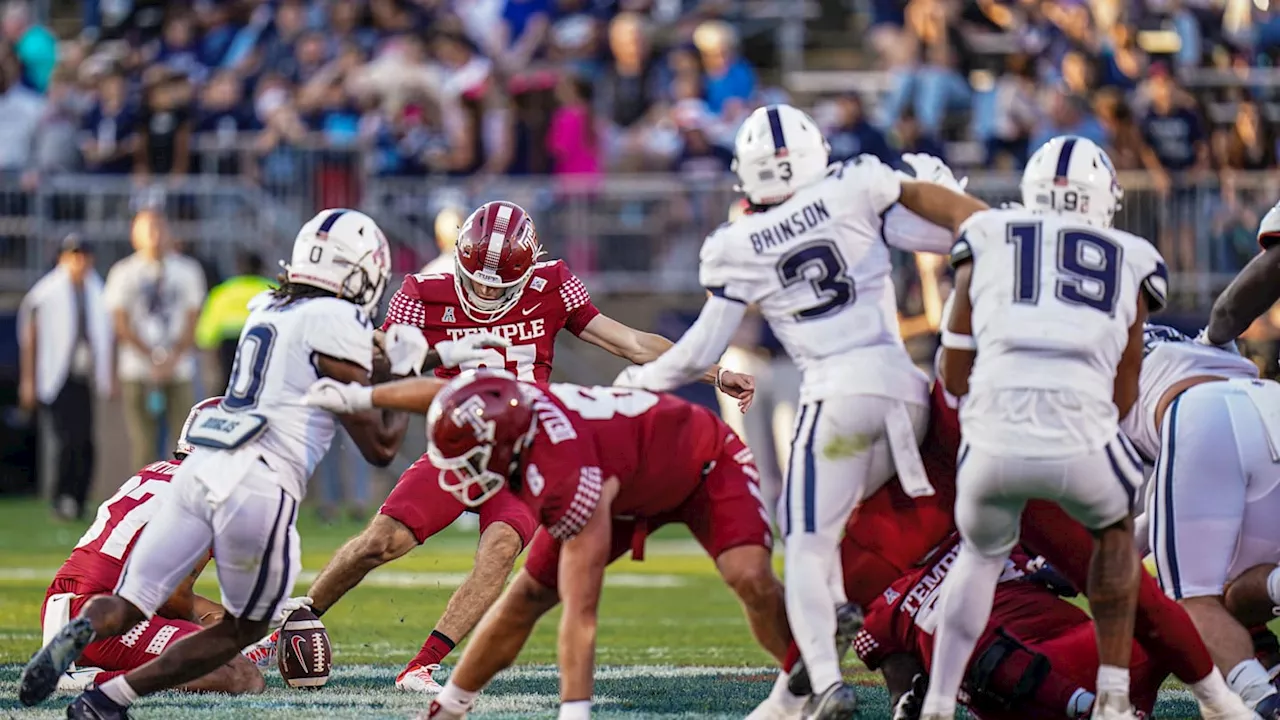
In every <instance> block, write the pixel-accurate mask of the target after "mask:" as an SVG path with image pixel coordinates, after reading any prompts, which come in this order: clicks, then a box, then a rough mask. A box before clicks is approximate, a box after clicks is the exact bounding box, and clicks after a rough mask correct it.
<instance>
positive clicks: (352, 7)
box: [327, 2, 378, 56]
mask: <svg viewBox="0 0 1280 720" xmlns="http://www.w3.org/2000/svg"><path fill="white" fill-rule="evenodd" d="M328 6H329V7H328V9H329V16H328V28H327V30H328V35H329V38H330V46H331V48H330V49H331V52H336V50H337V48H338V47H339V46H341V45H344V44H347V43H352V44H354V45H356V46H357V47H359V48H360V50H361V52H363V53H364V54H365V55H366V56H368V55H372V54H373V50H374V47H375V46H376V45H377V44H378V31H377V30H375V29H374V28H373V27H371V26H370V25H369V23H368V22H366V18H365V10H366V8H365V6H364V4H363V3H358V2H331V3H329V4H328Z"/></svg>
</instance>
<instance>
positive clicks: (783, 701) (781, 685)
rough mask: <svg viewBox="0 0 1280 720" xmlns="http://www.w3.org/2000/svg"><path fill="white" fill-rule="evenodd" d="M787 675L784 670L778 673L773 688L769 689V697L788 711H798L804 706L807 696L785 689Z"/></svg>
mask: <svg viewBox="0 0 1280 720" xmlns="http://www.w3.org/2000/svg"><path fill="white" fill-rule="evenodd" d="M788 677H789V675H788V674H787V673H785V672H782V673H778V678H777V679H776V680H774V681H773V689H772V690H770V691H769V699H770V700H772V701H774V703H775V704H777V705H778V706H779V707H781V708H785V709H786V710H787V712H788V713H791V712H799V711H800V709H801V708H802V707H804V703H805V700H806V699H807V698H802V697H797V696H795V695H792V694H791V691H790V690H788V689H787V678H788Z"/></svg>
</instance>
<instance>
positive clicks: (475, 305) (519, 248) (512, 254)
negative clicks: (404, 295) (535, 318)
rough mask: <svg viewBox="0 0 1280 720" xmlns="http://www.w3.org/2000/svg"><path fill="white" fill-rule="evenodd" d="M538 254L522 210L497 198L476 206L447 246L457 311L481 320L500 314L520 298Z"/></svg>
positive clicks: (533, 233)
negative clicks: (450, 251)
mask: <svg viewBox="0 0 1280 720" xmlns="http://www.w3.org/2000/svg"><path fill="white" fill-rule="evenodd" d="M542 254H543V250H542V246H541V245H539V244H538V231H537V230H535V229H534V227H533V220H530V219H529V213H527V212H525V211H524V208H522V207H520V206H519V205H516V204H515V203H510V202H506V201H501V200H500V201H497V202H491V203H485V204H484V205H481V206H480V207H479V209H477V210H476V211H475V212H473V213H471V216H470V217H468V218H467V220H466V222H464V223H462V229H461V230H459V231H458V244H457V245H455V246H454V248H453V259H454V265H455V268H454V273H453V280H454V283H455V284H456V285H457V288H458V299H459V300H460V301H462V311H463V312H465V313H466V314H467V317H469V318H471V319H472V320H475V321H476V322H482V323H491V322H494V321H495V320H498V319H499V318H501V317H502V316H503V315H506V314H507V313H508V312H509V311H510V310H511V309H512V308H514V307H515V306H516V303H517V302H519V301H520V295H521V294H523V293H524V288H525V285H527V284H528V283H529V277H530V276H531V275H533V266H534V264H535V263H536V262H537V261H538V257H539V256H541V255H542Z"/></svg>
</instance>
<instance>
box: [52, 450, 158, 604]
mask: <svg viewBox="0 0 1280 720" xmlns="http://www.w3.org/2000/svg"><path fill="white" fill-rule="evenodd" d="M180 462H181V461H178V460H171V461H162V462H156V463H152V464H150V465H148V466H146V467H144V468H142V469H141V470H139V471H138V472H137V474H135V475H134V476H133V477H131V478H129V480H128V481H127V482H125V484H124V485H121V486H120V489H119V490H117V491H116V493H115V494H114V495H112V496H111V497H110V498H109V499H107V500H106V501H105V502H103V503H102V504H101V505H99V506H98V514H97V516H96V517H94V520H93V524H92V525H90V526H89V529H88V530H86V531H85V533H84V535H82V536H81V537H80V541H79V542H77V543H76V547H75V549H74V550H72V551H71V556H70V557H68V558H67V561H66V562H64V563H62V567H60V568H58V572H57V574H56V575H54V578H53V582H52V583H51V584H50V586H49V594H50V595H54V594H57V593H68V592H69V593H75V594H77V595H96V594H101V593H109V592H111V591H112V590H113V589H115V586H116V582H117V581H119V580H120V573H121V571H122V570H124V561H125V558H127V557H128V556H129V553H130V552H132V550H133V544H134V541H135V540H136V539H137V537H138V533H140V532H141V531H142V528H143V527H144V526H146V524H147V522H148V521H150V520H151V516H152V515H154V514H155V511H156V508H158V507H159V506H160V502H159V500H160V499H161V498H163V497H164V496H165V493H167V492H168V491H169V487H170V485H169V482H170V481H171V480H172V479H173V473H174V471H176V470H177V469H178V466H179V465H180Z"/></svg>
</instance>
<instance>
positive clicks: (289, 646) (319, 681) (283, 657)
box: [276, 607, 333, 689]
mask: <svg viewBox="0 0 1280 720" xmlns="http://www.w3.org/2000/svg"><path fill="white" fill-rule="evenodd" d="M332 660H333V648H332V647H331V646H330V645H329V633H327V632H325V629H324V623H322V622H320V618H318V617H316V614H315V613H313V612H311V609H310V608H305V607H304V608H298V609H297V610H294V611H293V612H292V613H290V614H289V617H288V618H286V619H285V621H284V625H283V626H282V627H281V628H280V639H279V640H278V641H277V642H276V661H277V663H278V664H279V667H280V677H282V678H284V682H285V684H286V685H288V686H289V687H295V688H309V689H315V688H319V687H323V686H324V684H325V683H327V682H329V669H330V666H331V662H332Z"/></svg>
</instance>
